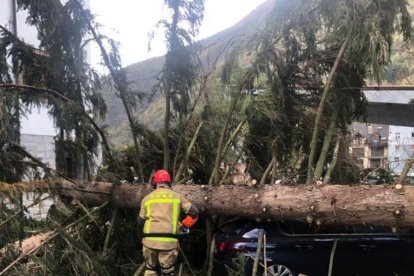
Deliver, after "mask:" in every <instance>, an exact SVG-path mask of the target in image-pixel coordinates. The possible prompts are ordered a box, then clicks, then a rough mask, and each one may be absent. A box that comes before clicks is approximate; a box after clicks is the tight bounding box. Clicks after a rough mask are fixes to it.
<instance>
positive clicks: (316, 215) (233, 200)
mask: <svg viewBox="0 0 414 276" xmlns="http://www.w3.org/2000/svg"><path fill="white" fill-rule="evenodd" d="M29 185H30V186H27V184H24V183H21V184H13V185H7V184H0V191H5V190H9V191H10V190H14V189H20V190H21V189H24V190H26V189H27V187H30V189H33V188H35V189H46V190H50V189H58V190H59V194H61V195H64V196H66V197H70V198H72V199H74V200H78V201H81V202H83V203H85V204H87V205H89V206H98V205H101V204H102V203H103V202H106V201H108V200H109V201H111V202H112V204H113V205H114V206H116V207H119V208H139V205H140V202H141V200H142V198H143V197H144V196H145V195H146V194H148V193H149V192H150V191H151V189H150V187H149V186H148V185H133V184H128V183H124V184H117V185H115V184H112V183H104V182H90V183H87V184H85V186H83V187H80V186H75V185H74V184H72V183H69V182H66V181H63V182H60V183H59V184H58V185H57V186H56V185H54V184H53V182H44V183H41V182H36V183H30V184H29ZM396 187H397V186H391V185H390V186H387V185H375V186H369V185H321V186H313V185H295V186H270V185H264V186H263V187H262V188H260V189H255V188H249V187H246V186H233V185H223V186H216V187H212V186H207V185H175V186H174V190H176V191H178V192H180V193H182V194H184V195H185V196H186V197H187V198H188V199H189V200H190V201H191V202H193V203H194V204H195V205H196V206H197V207H198V208H199V209H200V210H201V212H202V213H208V214H219V215H223V216H231V217H248V218H253V219H258V218H260V219H270V220H296V221H308V222H309V223H316V224H332V223H341V224H351V225H352V224H372V225H379V226H391V227H412V226H414V187H411V186H402V188H399V187H398V188H396Z"/></svg>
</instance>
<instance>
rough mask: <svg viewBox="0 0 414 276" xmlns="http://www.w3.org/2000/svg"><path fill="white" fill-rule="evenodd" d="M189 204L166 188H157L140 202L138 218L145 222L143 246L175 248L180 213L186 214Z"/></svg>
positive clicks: (178, 194) (179, 195)
mask: <svg viewBox="0 0 414 276" xmlns="http://www.w3.org/2000/svg"><path fill="white" fill-rule="evenodd" d="M190 208H191V203H190V202H189V201H188V200H187V199H185V198H184V196H183V195H181V194H180V193H177V192H175V191H173V190H171V189H170V188H169V187H168V186H166V185H165V186H164V185H158V188H157V189H156V190H154V191H153V192H151V193H150V194H148V195H147V196H146V197H144V199H143V200H142V202H141V209H140V212H139V216H140V217H141V218H142V219H144V220H145V224H144V229H143V230H144V231H143V232H144V239H143V241H142V243H143V245H144V246H146V247H148V248H152V249H160V250H170V249H174V248H177V237H176V235H177V233H178V230H179V224H178V223H179V219H180V214H181V212H184V213H186V214H187V213H188V211H189V210H190Z"/></svg>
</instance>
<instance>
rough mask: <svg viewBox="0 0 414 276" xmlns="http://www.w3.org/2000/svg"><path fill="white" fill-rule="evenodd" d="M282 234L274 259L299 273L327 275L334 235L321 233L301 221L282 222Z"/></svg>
mask: <svg viewBox="0 0 414 276" xmlns="http://www.w3.org/2000/svg"><path fill="white" fill-rule="evenodd" d="M280 234H281V238H280V241H279V242H278V244H277V248H276V253H277V254H275V260H274V261H276V262H280V263H285V264H288V265H290V266H291V267H293V268H294V269H295V271H296V272H297V273H302V274H306V275H310V276H312V275H327V273H328V265H329V256H330V252H331V249H332V245H333V241H334V238H333V237H332V235H329V234H328V235H320V234H319V233H318V232H317V229H315V228H313V227H311V226H309V225H308V224H305V223H300V222H286V223H281V224H280Z"/></svg>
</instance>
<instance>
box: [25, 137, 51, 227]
mask: <svg viewBox="0 0 414 276" xmlns="http://www.w3.org/2000/svg"><path fill="white" fill-rule="evenodd" d="M53 138H54V137H53V136H46V135H33V134H22V135H21V145H22V146H23V147H24V148H25V149H26V150H27V151H28V152H30V153H31V154H32V155H33V156H35V157H37V158H39V159H40V160H41V161H42V162H43V163H44V164H46V165H48V166H49V167H50V168H52V169H56V150H55V140H54V139H53ZM38 174H40V175H42V174H43V171H28V172H27V174H26V176H25V180H26V181H30V180H33V179H34V178H35V177H36V175H38ZM47 195H48V194H43V195H42V197H45V196H47ZM37 197H38V194H36V193H25V194H23V205H24V206H27V205H30V204H32V203H33V201H34V200H35V199H36V198H37ZM54 203H55V198H53V197H52V198H50V199H47V200H45V201H42V202H40V203H39V204H37V205H35V206H33V207H31V208H29V209H28V213H27V215H29V216H30V217H32V218H34V219H39V220H41V219H45V218H46V216H47V212H48V210H49V208H50V206H51V205H52V204H54Z"/></svg>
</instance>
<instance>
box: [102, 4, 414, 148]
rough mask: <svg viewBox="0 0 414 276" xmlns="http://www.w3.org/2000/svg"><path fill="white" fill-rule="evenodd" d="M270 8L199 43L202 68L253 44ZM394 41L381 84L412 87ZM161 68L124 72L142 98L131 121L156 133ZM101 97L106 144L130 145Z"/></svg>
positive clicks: (158, 64)
mask: <svg viewBox="0 0 414 276" xmlns="http://www.w3.org/2000/svg"><path fill="white" fill-rule="evenodd" d="M408 2H409V3H410V4H411V11H410V12H411V14H413V9H414V8H413V7H414V0H409V1H408ZM274 4H275V1H274V0H268V1H266V2H265V3H263V4H262V5H260V6H259V7H257V8H256V9H255V10H253V11H252V12H251V13H250V14H249V15H247V16H246V17H245V18H244V19H242V20H241V21H240V22H238V23H237V24H235V25H234V26H232V27H230V28H228V29H226V30H224V31H221V32H219V33H217V34H215V35H213V36H211V37H209V38H206V39H204V40H201V41H199V42H198V43H197V47H198V48H199V49H200V53H199V55H200V59H201V61H202V63H203V65H204V68H207V67H208V65H209V64H211V63H213V61H214V60H216V59H218V66H217V68H216V73H218V72H220V71H221V69H222V65H223V64H224V61H225V59H226V58H228V57H229V56H230V55H231V53H232V51H233V50H235V49H243V48H244V47H246V45H247V44H248V43H249V42H252V41H255V40H257V39H258V37H259V36H260V30H263V29H264V26H265V24H266V20H267V15H268V14H269V12H270V11H271V10H272V8H273V6H274ZM395 39H396V43H395V45H394V50H393V52H392V53H391V64H390V66H389V67H388V68H387V70H386V71H385V72H384V73H383V76H382V79H381V83H382V84H387V85H414V77H413V76H414V74H413V73H414V67H413V54H412V51H410V50H408V48H407V45H404V44H403V43H402V39H401V37H400V36H398V35H397V36H396V38H395ZM248 61H249V53H248V52H247V51H246V53H245V59H244V62H245V63H248ZM242 63H243V60H242ZM163 65H164V57H155V58H151V59H148V60H145V61H142V62H138V63H135V64H132V65H130V66H128V67H126V68H125V69H126V73H127V77H128V81H129V85H130V88H131V90H132V91H140V92H142V93H143V95H144V97H143V99H142V102H141V103H139V104H138V106H137V108H136V110H135V112H134V115H135V118H136V120H138V122H139V123H141V124H143V125H145V126H147V127H149V128H150V129H159V128H162V126H163V117H164V103H163V100H162V99H161V97H160V96H161V95H159V94H156V95H152V93H151V88H152V87H153V85H154V84H156V76H157V75H158V74H159V73H160V71H161V70H162V67H163ZM241 65H243V64H241ZM368 83H370V84H376V80H371V81H368ZM102 93H103V94H104V98H105V100H106V103H107V105H108V113H107V117H106V121H105V122H102V124H105V125H107V126H108V128H107V130H108V132H109V139H110V141H111V142H112V143H113V144H116V145H125V144H131V143H132V138H131V135H130V129H129V126H128V120H127V117H126V113H125V110H124V108H123V106H122V103H121V100H120V99H119V97H117V96H116V95H115V90H114V89H113V88H112V87H110V86H106V87H105V88H103V89H102Z"/></svg>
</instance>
